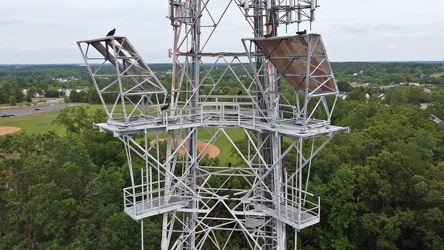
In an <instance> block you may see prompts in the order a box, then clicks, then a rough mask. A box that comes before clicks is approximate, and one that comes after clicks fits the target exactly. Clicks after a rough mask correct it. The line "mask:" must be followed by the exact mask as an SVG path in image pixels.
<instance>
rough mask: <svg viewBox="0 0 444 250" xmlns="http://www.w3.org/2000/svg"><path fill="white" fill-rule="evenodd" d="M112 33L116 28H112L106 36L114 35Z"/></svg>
mask: <svg viewBox="0 0 444 250" xmlns="http://www.w3.org/2000/svg"><path fill="white" fill-rule="evenodd" d="M114 33H116V28H114V29H112V30H111V31H110V32H108V34H106V36H114Z"/></svg>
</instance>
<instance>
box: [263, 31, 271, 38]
mask: <svg viewBox="0 0 444 250" xmlns="http://www.w3.org/2000/svg"><path fill="white" fill-rule="evenodd" d="M271 36H273V32H270V33H268V34H265V35H264V37H265V38H269V37H271Z"/></svg>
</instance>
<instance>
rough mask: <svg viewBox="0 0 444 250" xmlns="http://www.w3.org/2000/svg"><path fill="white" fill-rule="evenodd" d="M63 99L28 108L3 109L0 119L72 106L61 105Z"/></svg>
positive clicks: (1, 109)
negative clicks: (4, 116)
mask: <svg viewBox="0 0 444 250" xmlns="http://www.w3.org/2000/svg"><path fill="white" fill-rule="evenodd" d="M62 102H63V99H54V100H49V101H46V102H39V103H37V104H36V105H35V106H34V105H32V106H29V107H12V106H10V107H5V108H0V119H1V118H2V117H1V116H2V115H16V116H17V115H29V114H36V113H41V112H45V111H50V110H56V109H62V108H65V107H67V106H69V105H72V104H69V105H68V104H65V103H62Z"/></svg>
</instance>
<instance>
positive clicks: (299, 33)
mask: <svg viewBox="0 0 444 250" xmlns="http://www.w3.org/2000/svg"><path fill="white" fill-rule="evenodd" d="M296 34H297V35H305V34H307V30H303V31H297V32H296Z"/></svg>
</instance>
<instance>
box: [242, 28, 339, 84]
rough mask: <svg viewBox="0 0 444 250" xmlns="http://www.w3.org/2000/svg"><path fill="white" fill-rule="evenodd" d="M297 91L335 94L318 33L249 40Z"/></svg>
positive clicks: (333, 82) (328, 64) (328, 65)
mask: <svg viewBox="0 0 444 250" xmlns="http://www.w3.org/2000/svg"><path fill="white" fill-rule="evenodd" d="M251 40H252V41H253V42H254V43H255V44H256V45H257V46H259V48H260V49H261V50H262V52H263V53H264V55H265V57H266V58H267V59H268V60H269V61H270V62H271V63H272V64H273V65H274V66H275V67H276V68H277V70H278V71H279V72H280V73H281V74H282V75H283V76H284V77H285V78H286V79H287V80H288V82H289V83H291V84H292V85H293V87H294V88H295V89H297V90H305V89H307V88H308V89H309V90H310V91H327V92H330V91H333V92H336V91H337V87H336V83H335V80H334V77H333V73H332V70H331V67H330V63H329V61H328V58H327V54H326V51H325V47H324V44H323V42H322V39H321V36H320V35H319V34H307V35H298V36H290V37H270V38H256V39H251Z"/></svg>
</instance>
